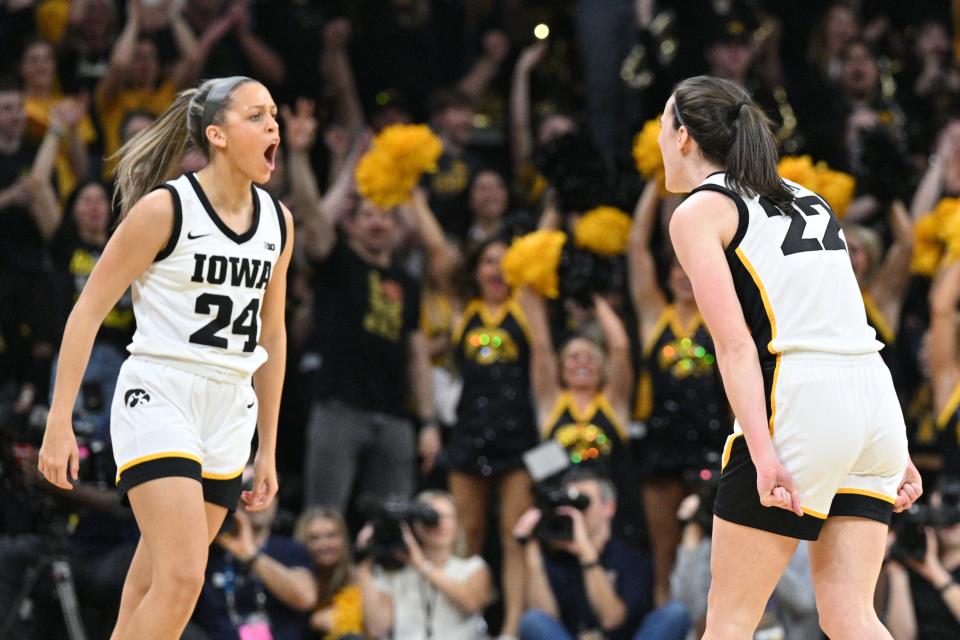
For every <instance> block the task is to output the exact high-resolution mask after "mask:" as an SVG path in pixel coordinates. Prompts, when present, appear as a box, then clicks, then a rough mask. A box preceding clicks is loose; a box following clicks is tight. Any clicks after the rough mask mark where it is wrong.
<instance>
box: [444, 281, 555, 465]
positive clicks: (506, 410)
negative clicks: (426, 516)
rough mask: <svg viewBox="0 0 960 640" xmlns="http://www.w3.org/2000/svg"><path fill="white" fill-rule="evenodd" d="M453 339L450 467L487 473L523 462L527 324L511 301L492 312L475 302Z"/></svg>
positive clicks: (530, 427) (532, 431)
mask: <svg viewBox="0 0 960 640" xmlns="http://www.w3.org/2000/svg"><path fill="white" fill-rule="evenodd" d="M453 342H454V344H455V345H456V353H455V358H456V364H457V367H458V368H459V369H460V372H461V375H462V376H463V393H462V394H461V396H460V403H459V404H458V405H457V424H456V427H455V428H454V429H453V432H452V433H451V436H450V441H449V442H448V444H447V453H448V459H449V460H448V462H449V465H450V468H451V469H453V470H454V471H460V472H463V473H470V474H479V475H484V476H490V475H494V474H497V473H501V472H504V471H510V470H513V469H518V468H520V467H522V466H523V460H522V457H521V456H522V455H523V453H524V452H525V451H527V450H528V449H530V448H531V447H533V446H534V445H536V443H537V430H536V422H535V420H534V413H533V403H532V401H531V398H530V340H529V329H528V328H527V322H526V319H525V317H524V315H523V312H522V311H521V309H520V306H519V305H518V304H517V302H516V300H514V299H511V300H510V301H508V302H507V303H506V304H504V305H503V307H501V309H500V311H499V312H498V313H497V314H496V315H490V313H489V312H488V311H487V307H486V306H485V305H484V304H483V302H482V301H480V300H474V301H472V302H471V303H470V304H469V305H467V308H466V309H465V310H464V312H463V317H462V319H461V321H460V324H459V326H458V327H457V330H456V331H455V332H454V336H453Z"/></svg>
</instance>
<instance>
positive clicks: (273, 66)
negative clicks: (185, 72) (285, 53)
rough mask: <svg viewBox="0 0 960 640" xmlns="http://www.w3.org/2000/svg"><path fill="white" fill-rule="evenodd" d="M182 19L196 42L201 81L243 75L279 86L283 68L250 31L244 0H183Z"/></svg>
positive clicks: (272, 53)
mask: <svg viewBox="0 0 960 640" xmlns="http://www.w3.org/2000/svg"><path fill="white" fill-rule="evenodd" d="M183 7H184V8H183V15H184V18H186V20H187V23H188V24H189V25H190V28H191V29H192V30H193V32H194V34H196V37H197V38H198V39H199V42H200V58H201V60H202V61H203V62H202V64H201V66H202V71H201V75H202V76H203V77H205V78H211V77H220V78H223V77H228V76H237V75H246V76H251V77H255V78H257V80H259V81H261V82H263V83H264V84H266V85H270V86H271V87H272V86H276V85H280V84H283V81H284V79H285V77H286V65H285V64H284V61H283V58H281V57H280V56H279V55H278V54H277V52H276V51H274V50H273V48H271V47H270V45H268V44H267V43H266V42H264V40H263V39H262V38H261V37H260V36H259V34H258V33H257V32H256V30H255V29H254V25H253V19H252V17H251V15H250V3H248V2H247V0H186V2H185V3H184V5H183Z"/></svg>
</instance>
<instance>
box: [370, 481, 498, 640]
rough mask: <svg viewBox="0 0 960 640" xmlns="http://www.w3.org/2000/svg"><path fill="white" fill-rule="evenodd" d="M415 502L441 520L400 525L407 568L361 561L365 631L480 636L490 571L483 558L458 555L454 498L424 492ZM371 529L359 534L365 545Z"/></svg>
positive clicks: (398, 636)
mask: <svg viewBox="0 0 960 640" xmlns="http://www.w3.org/2000/svg"><path fill="white" fill-rule="evenodd" d="M417 501H418V502H420V503H422V504H425V505H428V506H429V507H430V508H432V509H433V510H434V511H435V512H436V513H437V517H438V519H437V523H436V524H435V525H433V526H427V525H424V524H422V523H417V524H415V525H414V526H413V529H412V530H411V529H410V528H409V527H408V526H407V525H406V524H403V525H401V527H402V530H403V540H404V544H405V546H406V553H403V554H401V556H400V559H401V560H402V562H403V565H404V566H403V568H402V569H399V570H396V571H385V570H381V569H379V568H378V569H377V570H376V571H374V568H373V560H372V558H369V557H368V558H367V559H365V560H363V561H362V562H360V564H359V566H358V568H357V569H358V571H357V577H358V581H359V584H360V591H361V593H362V594H363V603H364V604H363V613H364V622H365V624H366V628H367V633H368V634H369V635H370V636H371V637H373V638H383V637H390V638H392V639H393V640H430V639H431V638H443V639H444V640H481V639H482V638H484V637H485V636H484V630H485V624H484V621H483V618H482V617H481V615H480V614H481V613H482V612H483V609H484V607H486V606H487V604H488V603H489V601H490V598H491V597H492V595H493V587H492V585H491V579H490V570H489V569H488V568H487V564H486V563H485V562H484V561H483V559H482V558H480V557H479V556H470V557H466V558H464V557H460V556H459V555H458V554H457V545H458V541H459V539H460V536H461V531H460V522H459V519H458V517H457V511H456V508H455V507H454V502H453V497H452V496H451V495H450V494H448V493H444V492H440V491H426V492H423V493H421V494H420V495H419V496H417ZM372 533H373V531H372V528H370V527H367V528H366V529H365V530H364V531H362V532H361V535H360V538H359V539H358V545H359V546H360V547H361V548H362V547H364V546H365V544H366V543H367V540H368V539H369V536H370V535H371V534H372Z"/></svg>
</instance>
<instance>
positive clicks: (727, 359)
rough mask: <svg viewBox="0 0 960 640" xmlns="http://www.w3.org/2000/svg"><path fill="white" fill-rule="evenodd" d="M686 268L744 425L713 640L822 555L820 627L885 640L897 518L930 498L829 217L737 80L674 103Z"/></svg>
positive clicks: (738, 438)
mask: <svg viewBox="0 0 960 640" xmlns="http://www.w3.org/2000/svg"><path fill="white" fill-rule="evenodd" d="M662 125H663V126H662V129H663V130H662V133H661V135H660V140H659V143H660V149H661V152H662V153H663V159H664V166H665V169H666V182H667V188H668V189H669V190H670V191H672V192H675V193H681V192H691V195H690V197H689V198H687V199H686V200H685V201H684V203H683V204H682V205H681V206H680V207H679V208H678V209H677V210H676V212H675V213H674V215H673V218H672V219H671V221H670V235H671V238H672V240H673V244H674V247H675V249H676V253H677V257H678V259H679V260H680V263H681V264H682V266H683V268H684V270H685V271H686V273H687V275H688V276H689V277H690V280H691V282H692V284H693V290H694V294H695V297H696V300H697V305H698V306H699V308H700V311H701V313H702V314H703V317H704V319H705V320H706V323H707V326H708V327H709V330H710V333H711V335H712V336H713V340H714V343H715V345H716V349H717V358H718V362H719V365H720V371H721V374H722V376H723V382H724V387H725V388H726V391H727V395H728V396H729V399H730V402H731V404H732V406H733V409H734V413H735V414H736V418H737V420H736V423H735V426H734V433H733V435H731V436H730V437H729V438H728V439H727V442H726V445H725V446H724V451H723V459H722V464H723V467H722V472H721V477H720V488H719V492H718V495H717V500H716V505H715V516H716V517H715V519H714V522H715V524H714V529H713V552H712V558H711V573H712V576H713V584H712V585H711V587H710V595H709V600H708V611H707V630H706V634H705V635H704V638H709V639H711V640H715V639H718V638H722V639H726V638H737V639H741V638H742V639H747V638H752V637H753V631H754V629H755V628H756V626H757V624H758V622H759V621H760V618H761V615H762V614H763V610H764V607H765V605H766V603H767V600H768V598H769V597H770V594H771V592H772V591H773V588H774V586H775V585H776V584H777V581H778V580H779V578H780V575H781V573H782V572H783V570H784V568H785V567H786V565H787V562H788V561H789V560H790V557H791V556H792V555H793V552H794V549H796V546H797V544H798V539H804V540H811V541H815V542H812V543H811V545H810V562H811V565H812V567H811V568H812V573H813V581H814V587H815V589H816V594H817V609H818V612H819V615H820V624H821V627H822V628H823V630H824V631H825V632H826V633H827V635H828V636H830V637H831V638H833V640H844V639H847V638H850V639H853V638H857V639H862V638H871V639H873V638H890V637H891V636H890V634H889V633H888V632H887V631H886V629H884V627H883V626H882V625H881V623H880V621H879V619H878V618H877V615H876V613H875V612H874V609H873V592H874V587H875V585H876V580H877V575H878V573H879V571H880V563H881V561H882V559H883V555H884V548H885V544H886V540H887V529H888V525H889V522H890V515H891V512H892V511H894V510H901V509H903V508H905V507H908V506H909V505H910V504H911V503H912V502H913V501H914V500H915V499H916V498H917V497H918V496H919V495H920V493H921V487H920V477H919V474H917V472H916V469H915V468H914V467H913V464H912V463H911V462H910V460H909V457H908V454H907V442H906V430H905V427H904V423H903V416H902V414H901V412H900V406H899V404H898V402H897V396H896V393H895V392H894V388H893V383H892V382H891V379H890V372H889V371H888V370H887V368H886V366H885V365H884V364H883V361H882V360H881V358H880V356H879V355H878V353H877V352H878V351H879V349H880V346H881V345H880V343H879V342H877V340H876V339H875V337H874V332H873V330H872V329H870V328H869V327H868V326H867V320H866V315H865V312H864V308H863V301H862V299H861V297H860V291H859V288H858V286H857V281H856V278H855V277H854V274H853V269H852V267H851V264H850V258H849V256H848V254H847V251H846V245H845V243H844V238H843V234H842V232H841V231H840V227H839V225H838V224H837V221H836V218H835V216H834V214H833V211H831V209H830V206H829V205H828V204H827V203H826V202H825V201H824V200H823V199H822V198H821V197H820V196H818V195H816V194H815V193H812V192H810V191H808V190H807V189H804V188H803V187H800V186H799V185H796V184H794V183H790V182H785V181H783V180H781V179H780V177H779V176H778V175H777V152H776V148H775V143H774V138H773V136H772V134H771V133H770V131H769V129H768V122H767V120H766V118H765V116H764V115H763V113H762V112H761V111H760V110H759V109H758V108H757V107H756V106H755V105H754V104H753V102H752V101H751V100H750V96H749V95H748V94H747V93H746V92H745V91H744V90H743V89H742V88H741V87H740V86H739V85H736V84H734V83H733V82H729V81H726V80H720V79H717V78H712V77H708V76H699V77H695V78H690V79H687V80H685V81H683V82H681V83H680V84H679V85H678V86H677V88H676V89H675V91H674V93H673V95H672V96H671V97H670V98H669V100H668V101H667V104H666V107H665V108H664V114H663V117H662Z"/></svg>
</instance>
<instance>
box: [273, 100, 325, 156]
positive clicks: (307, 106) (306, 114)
mask: <svg viewBox="0 0 960 640" xmlns="http://www.w3.org/2000/svg"><path fill="white" fill-rule="evenodd" d="M314 106H315V105H314V102H313V100H308V99H306V98H297V102H296V104H295V105H294V109H293V110H291V109H290V107H289V106H288V105H285V104H284V105H281V106H280V116H281V117H282V118H283V141H284V143H285V144H286V145H287V148H288V149H290V151H307V150H309V149H310V148H312V147H313V144H314V142H316V139H317V119H316V118H315V117H314V115H313V113H314Z"/></svg>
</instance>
